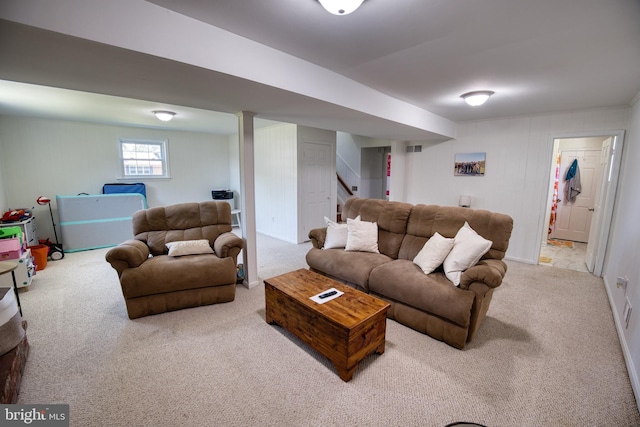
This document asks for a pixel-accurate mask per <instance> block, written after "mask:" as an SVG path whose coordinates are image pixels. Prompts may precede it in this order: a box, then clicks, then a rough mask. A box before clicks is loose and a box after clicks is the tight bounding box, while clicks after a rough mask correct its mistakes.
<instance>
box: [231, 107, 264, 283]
mask: <svg viewBox="0 0 640 427" xmlns="http://www.w3.org/2000/svg"><path fill="white" fill-rule="evenodd" d="M237 116H238V140H239V144H240V147H239V154H240V203H241V205H240V206H241V207H240V209H241V213H240V215H241V216H242V221H240V225H241V230H242V238H243V239H244V249H243V252H242V260H243V263H244V283H243V284H244V286H246V287H247V288H249V289H251V288H253V287H256V286H258V285H259V284H260V280H259V279H258V257H257V252H258V251H257V239H256V193H255V191H256V186H255V167H254V144H253V117H254V116H255V113H250V112H248V111H241V112H239V113H237Z"/></svg>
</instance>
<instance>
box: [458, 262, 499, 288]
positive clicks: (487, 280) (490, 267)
mask: <svg viewBox="0 0 640 427" xmlns="http://www.w3.org/2000/svg"><path fill="white" fill-rule="evenodd" d="M506 273H507V264H505V263H504V261H502V260H499V259H483V260H481V261H480V262H478V263H477V264H476V265H474V266H473V267H471V268H469V269H467V270H465V271H463V272H462V276H461V277H460V288H461V289H469V285H470V284H471V283H473V282H482V283H484V284H486V285H487V286H489V287H490V288H497V287H498V286H500V284H501V283H502V279H503V278H504V275H505V274H506Z"/></svg>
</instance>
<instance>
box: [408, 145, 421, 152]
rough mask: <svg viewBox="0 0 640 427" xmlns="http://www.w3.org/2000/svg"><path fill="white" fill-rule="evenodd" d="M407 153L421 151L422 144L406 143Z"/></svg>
mask: <svg viewBox="0 0 640 427" xmlns="http://www.w3.org/2000/svg"><path fill="white" fill-rule="evenodd" d="M407 153H422V145H407Z"/></svg>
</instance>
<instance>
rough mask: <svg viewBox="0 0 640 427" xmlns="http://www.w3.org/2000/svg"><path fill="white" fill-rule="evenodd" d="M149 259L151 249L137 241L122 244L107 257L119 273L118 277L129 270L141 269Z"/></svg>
mask: <svg viewBox="0 0 640 427" xmlns="http://www.w3.org/2000/svg"><path fill="white" fill-rule="evenodd" d="M148 258H149V247H148V246H147V245H146V244H145V243H143V242H141V241H140V240H135V239H130V240H126V241H124V242H122V243H120V244H119V245H118V246H116V247H115V248H112V249H110V250H109V252H107V254H106V255H105V259H106V260H107V262H109V264H111V266H112V267H113V268H114V269H115V270H116V271H117V272H118V276H120V275H121V274H122V272H123V271H124V270H125V269H127V268H134V267H139V266H140V265H141V264H142V263H143V262H145V261H146V260H147V259H148Z"/></svg>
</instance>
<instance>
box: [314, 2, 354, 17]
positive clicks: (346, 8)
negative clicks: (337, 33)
mask: <svg viewBox="0 0 640 427" xmlns="http://www.w3.org/2000/svg"><path fill="white" fill-rule="evenodd" d="M318 1H319V2H320V4H321V5H322V7H324V8H325V9H326V10H327V12H329V13H333V14H334V15H339V16H342V15H348V14H350V13H351V12H353V11H355V10H356V9H357V8H359V7H360V5H361V4H362V2H363V1H364V0H318Z"/></svg>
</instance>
